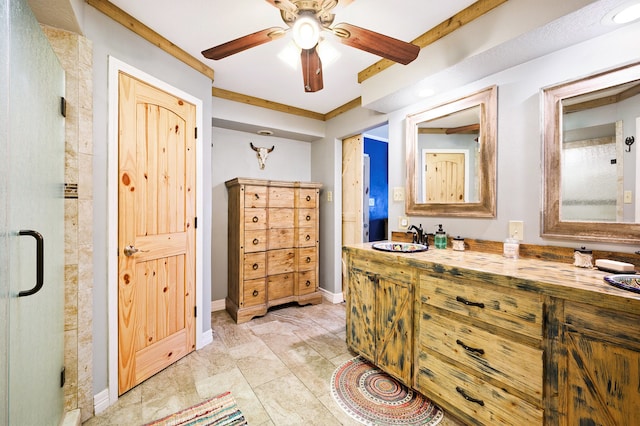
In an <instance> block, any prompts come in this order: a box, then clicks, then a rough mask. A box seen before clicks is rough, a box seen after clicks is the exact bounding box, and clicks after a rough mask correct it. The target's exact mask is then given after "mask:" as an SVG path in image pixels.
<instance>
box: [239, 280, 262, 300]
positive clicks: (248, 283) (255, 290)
mask: <svg viewBox="0 0 640 426" xmlns="http://www.w3.org/2000/svg"><path fill="white" fill-rule="evenodd" d="M243 284H244V289H243V293H242V294H243V296H244V307H247V306H256V305H264V303H265V302H266V301H267V294H266V291H265V288H266V287H265V283H264V278H258V279H256V280H245V281H244V283H243Z"/></svg>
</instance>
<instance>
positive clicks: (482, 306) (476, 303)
mask: <svg viewBox="0 0 640 426" xmlns="http://www.w3.org/2000/svg"><path fill="white" fill-rule="evenodd" d="M456 300H457V301H458V302H460V303H464V304H465V305H467V306H477V307H478V308H482V309H484V303H482V302H471V301H469V300H467V299H465V298H464V297H460V296H456Z"/></svg>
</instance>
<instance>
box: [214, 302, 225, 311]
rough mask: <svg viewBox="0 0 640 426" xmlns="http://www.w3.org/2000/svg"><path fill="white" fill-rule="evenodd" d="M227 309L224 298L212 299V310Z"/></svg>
mask: <svg viewBox="0 0 640 426" xmlns="http://www.w3.org/2000/svg"><path fill="white" fill-rule="evenodd" d="M225 309H226V305H225V301H224V299H220V300H212V301H211V312H217V311H224V310H225Z"/></svg>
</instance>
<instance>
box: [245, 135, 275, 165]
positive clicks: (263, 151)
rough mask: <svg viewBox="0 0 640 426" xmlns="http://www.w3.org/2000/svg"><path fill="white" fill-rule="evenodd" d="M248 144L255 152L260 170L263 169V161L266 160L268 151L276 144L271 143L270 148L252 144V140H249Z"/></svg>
mask: <svg viewBox="0 0 640 426" xmlns="http://www.w3.org/2000/svg"><path fill="white" fill-rule="evenodd" d="M249 145H251V149H253V150H254V151H255V152H256V157H258V163H259V164H260V170H263V169H264V163H265V161H267V157H268V156H269V153H270V152H271V151H273V149H274V148H275V147H276V146H275V145H273V146H272V147H271V148H266V147H262V146H254V145H253V142H249Z"/></svg>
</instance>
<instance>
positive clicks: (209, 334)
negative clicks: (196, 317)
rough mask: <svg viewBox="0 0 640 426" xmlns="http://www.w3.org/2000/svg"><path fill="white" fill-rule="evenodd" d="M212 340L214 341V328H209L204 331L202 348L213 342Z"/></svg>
mask: <svg viewBox="0 0 640 426" xmlns="http://www.w3.org/2000/svg"><path fill="white" fill-rule="evenodd" d="M212 342H213V330H211V329H209V330H207V331H205V332H204V333H202V346H201V347H200V349H202V348H204V347H205V346H207V345H208V344H209V343H212Z"/></svg>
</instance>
